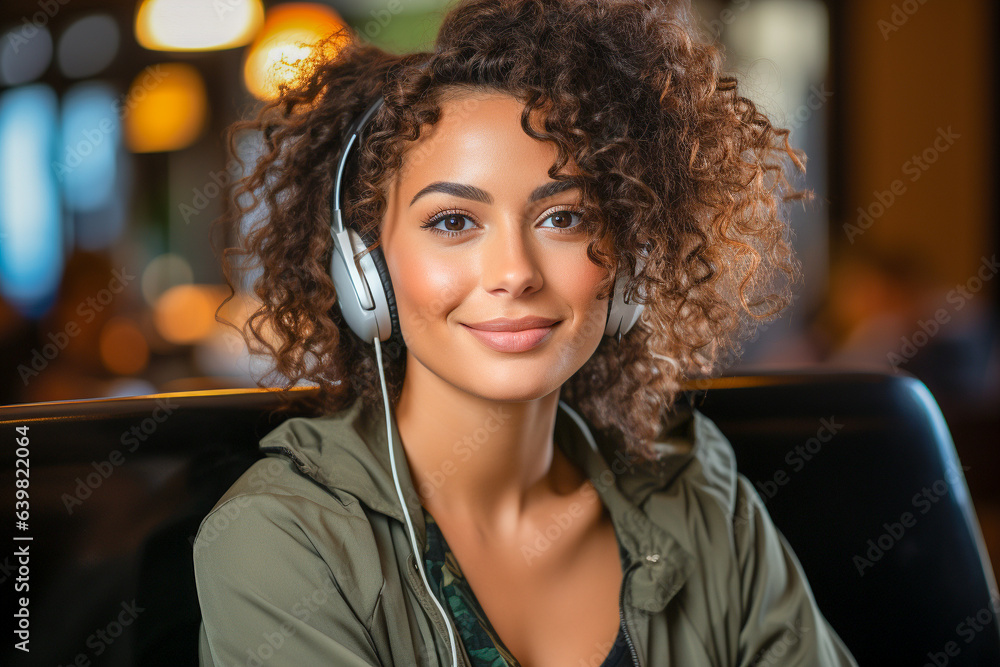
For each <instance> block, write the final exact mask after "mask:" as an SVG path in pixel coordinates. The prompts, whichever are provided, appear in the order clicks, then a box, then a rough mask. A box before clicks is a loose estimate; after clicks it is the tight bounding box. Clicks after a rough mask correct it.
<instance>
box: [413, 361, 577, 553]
mask: <svg viewBox="0 0 1000 667" xmlns="http://www.w3.org/2000/svg"><path fill="white" fill-rule="evenodd" d="M558 403H559V390H558V389H556V390H555V391H553V392H552V393H550V394H548V395H546V396H542V397H541V398H535V399H531V400H526V401H516V400H515V401H510V400H508V401H499V400H494V399H491V398H486V397H482V396H477V395H474V394H472V393H470V392H468V391H465V390H463V389H461V388H459V387H456V386H454V385H452V384H450V383H448V382H446V381H444V380H443V379H441V378H440V377H439V376H437V375H435V374H434V373H432V372H431V371H429V370H428V369H427V368H426V367H424V366H423V365H422V364H420V362H419V361H417V360H416V359H414V358H413V357H412V356H411V358H410V359H408V361H407V366H406V377H405V379H404V382H403V389H402V393H401V396H400V400H399V403H398V405H397V406H396V408H395V410H394V415H395V419H396V425H397V427H398V429H399V434H400V437H401V439H402V446H403V449H404V451H405V453H406V460H407V464H408V465H409V468H410V472H411V475H412V477H413V483H414V486H415V487H416V489H417V493H418V494H419V495H420V498H421V503H422V504H423V506H424V507H425V508H426V509H427V510H428V511H429V512H430V513H431V514H432V515H434V516H435V517H436V518H437V517H439V516H441V517H443V516H445V515H446V516H447V517H448V519H447V520H448V522H449V523H450V524H451V525H460V526H465V527H467V528H468V529H469V530H474V531H476V532H477V533H478V534H479V539H480V540H481V541H482V542H484V543H485V542H486V541H495V540H500V541H507V542H509V541H510V540H516V539H517V538H518V536H520V535H523V534H524V532H525V531H526V530H528V529H530V527H531V525H532V524H533V523H534V522H535V519H536V518H537V517H538V514H539V512H544V511H545V509H546V508H548V507H550V506H551V505H552V501H553V500H554V499H555V497H557V496H567V495H569V494H571V493H574V492H576V491H578V490H579V488H580V486H581V485H582V484H583V483H585V482H586V481H587V479H586V476H585V475H584V474H583V472H582V471H580V470H579V469H577V468H576V467H575V466H574V465H573V464H572V463H571V462H570V461H569V460H568V459H567V458H566V457H565V455H564V454H563V453H562V452H561V451H560V450H559V448H558V447H556V446H555V444H554V441H553V433H554V430H555V417H556V410H557V409H558ZM470 537H471V535H470Z"/></svg>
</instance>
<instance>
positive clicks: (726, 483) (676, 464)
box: [644, 407, 745, 525]
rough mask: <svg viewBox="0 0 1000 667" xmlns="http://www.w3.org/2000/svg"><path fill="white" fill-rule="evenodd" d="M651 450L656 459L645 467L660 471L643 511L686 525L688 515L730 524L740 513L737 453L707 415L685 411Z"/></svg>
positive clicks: (688, 519)
mask: <svg viewBox="0 0 1000 667" xmlns="http://www.w3.org/2000/svg"><path fill="white" fill-rule="evenodd" d="M654 448H655V449H656V450H657V451H658V452H659V453H660V458H659V459H658V460H657V461H656V462H654V463H651V464H650V467H651V469H653V470H658V471H660V472H659V473H658V474H659V477H660V486H659V488H657V489H656V490H655V491H654V492H653V493H652V494H650V496H649V498H648V499H647V500H646V502H645V503H644V504H645V505H646V509H647V511H649V512H651V513H653V514H656V515H659V516H660V517H666V518H668V519H669V517H676V518H677V519H678V520H679V521H683V522H685V523H687V524H688V525H690V521H691V520H692V519H693V518H694V517H693V516H692V514H699V515H701V516H702V519H703V520H707V519H709V517H708V516H707V515H708V514H711V515H722V516H724V517H728V518H729V519H732V517H734V516H735V515H736V514H737V513H738V512H739V507H738V506H739V504H740V503H741V498H742V496H743V495H744V491H745V489H744V488H743V486H744V483H743V481H741V478H742V476H741V475H740V473H739V471H738V470H737V466H736V454H735V452H734V451H733V447H732V444H731V443H730V442H729V439H728V438H727V437H726V436H725V434H724V433H723V432H722V431H721V430H720V429H719V427H718V426H717V425H716V424H715V422H714V421H712V420H711V419H710V418H709V417H708V416H706V415H705V414H704V413H702V412H700V411H699V410H697V409H696V408H693V407H690V408H687V409H686V410H685V411H684V412H683V413H682V414H681V416H679V417H677V418H675V419H674V420H673V423H672V424H671V425H670V426H669V428H664V430H663V431H662V432H661V435H660V436H659V437H658V438H657V440H656V442H655V443H654ZM678 508H683V512H681V511H680V510H679V509H678Z"/></svg>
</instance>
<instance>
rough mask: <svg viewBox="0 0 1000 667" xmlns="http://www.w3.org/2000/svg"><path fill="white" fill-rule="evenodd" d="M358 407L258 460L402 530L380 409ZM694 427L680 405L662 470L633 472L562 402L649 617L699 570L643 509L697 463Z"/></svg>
mask: <svg viewBox="0 0 1000 667" xmlns="http://www.w3.org/2000/svg"><path fill="white" fill-rule="evenodd" d="M361 408H362V399H361V398H360V397H359V398H357V399H356V400H355V401H354V403H353V404H352V405H350V406H349V407H347V408H345V409H343V410H340V411H338V412H335V413H333V414H330V415H326V416H322V417H311V418H308V417H293V418H290V419H288V420H286V421H284V422H283V423H282V424H281V425H279V426H278V427H277V428H275V429H274V430H273V431H271V432H270V433H268V434H267V435H266V436H265V437H264V438H263V439H261V441H260V451H261V452H263V453H265V454H277V455H284V456H286V457H288V458H289V459H291V461H292V462H293V463H294V464H295V466H296V467H297V468H298V470H299V471H300V472H302V473H303V474H305V475H307V476H308V477H310V478H311V479H313V480H314V481H316V482H317V483H319V484H321V485H323V486H324V487H326V488H327V489H328V490H329V491H330V492H331V493H332V494H333V495H334V496H335V497H337V498H338V499H339V500H340V501H341V502H342V503H344V504H350V503H351V502H353V499H357V501H359V502H361V503H363V504H364V505H365V506H367V507H368V508H370V509H371V510H374V511H376V512H379V513H382V514H385V515H387V516H390V517H392V518H394V519H396V520H398V521H400V522H401V523H405V519H404V516H403V511H402V508H401V507H400V504H399V499H398V496H397V494H396V487H395V481H394V479H393V475H392V468H391V467H390V454H389V447H388V443H387V441H386V436H385V433H386V421H385V413H384V410H382V409H381V408H380V409H374V410H370V411H364V410H362V409H361ZM694 422H695V420H694V418H693V410H692V409H691V408H690V407H689V406H688V405H686V404H683V403H680V402H678V404H677V409H676V410H675V412H674V413H673V415H672V416H671V417H670V418H669V419H668V420H667V422H665V423H664V424H663V425H662V428H661V434H660V436H659V437H658V438H657V440H656V441H655V443H654V446H656V447H657V448H658V449H659V450H660V451H661V452H663V454H664V456H663V457H662V459H661V460H660V462H658V463H656V464H652V463H638V462H637V463H630V462H629V460H628V459H627V458H626V457H625V456H624V454H622V453H621V451H620V450H618V449H617V448H616V447H615V446H614V445H613V444H612V443H610V442H609V441H608V440H606V439H603V438H599V437H596V438H595V436H594V434H593V433H592V431H591V429H590V428H589V426H588V424H587V423H586V421H585V420H584V419H583V418H582V417H581V416H580V415H579V414H578V413H577V412H576V411H575V410H573V409H572V408H571V407H570V406H569V405H567V404H566V403H565V402H564V401H559V407H558V409H557V414H556V424H555V433H554V440H555V442H556V444H557V446H558V447H560V448H561V449H562V451H563V452H564V453H565V454H566V456H567V457H568V458H569V459H570V460H571V461H573V462H574V463H575V464H576V465H578V466H579V467H580V468H581V469H582V470H583V471H584V472H585V473H586V475H587V476H588V478H589V479H590V480H591V482H592V483H593V485H594V487H595V489H596V490H597V492H598V495H599V496H600V497H601V500H602V501H603V502H604V504H605V506H606V507H607V508H608V512H609V514H610V516H611V519H612V522H613V523H614V526H615V531H616V534H617V536H618V539H619V541H620V542H621V543H622V545H623V546H624V547H625V549H626V550H627V551H628V553H629V555H630V557H631V562H632V563H635V562H638V563H639V564H640V568H639V572H637V573H636V574H635V575H634V580H633V586H632V593H633V595H632V604H633V605H634V606H637V607H639V608H640V609H644V610H646V611H658V610H660V609H662V608H663V607H664V606H666V603H667V601H669V599H670V598H671V597H673V595H674V594H675V593H676V592H677V590H679V589H680V587H681V585H682V584H683V583H684V581H685V580H686V578H687V576H688V574H689V573H690V571H691V570H692V569H693V567H694V564H695V562H694V558H693V557H692V555H691V554H690V553H689V552H688V551H687V550H686V549H684V548H683V547H682V546H681V544H680V543H679V542H678V541H677V540H676V539H675V538H674V536H673V535H671V534H670V533H669V532H668V531H667V530H666V529H665V528H664V527H663V526H661V525H659V524H658V523H657V522H655V521H654V520H653V519H652V518H651V517H650V516H649V515H648V514H647V513H646V512H644V511H643V510H641V509H640V508H641V507H642V506H643V503H644V501H645V500H646V499H647V498H648V497H649V496H650V494H652V493H654V492H655V491H657V490H660V489H664V488H666V487H667V486H669V485H670V484H671V483H672V482H673V480H674V479H675V478H676V476H677V475H678V474H679V473H680V472H681V471H682V470H683V469H684V468H685V467H686V466H687V465H688V463H689V462H690V461H691V460H692V458H693V457H694V452H695V448H696V447H697V446H698V441H697V439H696V438H695V437H694V433H695V424H694ZM390 425H391V429H392V452H393V453H392V456H393V457H394V459H395V464H396V470H397V473H398V479H399V487H400V489H401V490H402V492H403V497H404V498H405V499H406V504H407V507H408V508H409V514H410V521H411V522H412V523H413V529H414V531H415V533H416V536H417V542H418V544H419V545H421V546H422V545H424V544H426V528H425V525H424V516H423V512H422V511H421V507H422V505H421V503H420V498H419V496H418V494H417V492H416V489H415V488H414V486H413V482H412V476H411V474H410V469H409V465H408V464H407V461H406V455H405V452H404V450H403V447H402V444H401V438H400V436H399V430H398V428H397V425H396V419H395V416H392V418H391V419H390Z"/></svg>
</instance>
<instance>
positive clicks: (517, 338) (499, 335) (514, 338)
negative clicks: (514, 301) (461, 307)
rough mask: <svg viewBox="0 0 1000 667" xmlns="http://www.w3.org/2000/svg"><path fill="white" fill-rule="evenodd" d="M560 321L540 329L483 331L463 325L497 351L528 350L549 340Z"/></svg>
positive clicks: (483, 342) (480, 340) (484, 343)
mask: <svg viewBox="0 0 1000 667" xmlns="http://www.w3.org/2000/svg"><path fill="white" fill-rule="evenodd" d="M558 324H559V322H556V323H555V324H553V325H551V326H547V327H541V328H538V329H525V330H523V331H483V330H482V329H473V328H472V327H470V326H469V325H467V324H463V325H462V326H463V327H465V328H466V330H467V331H468V332H469V333H471V334H472V335H473V336H475V337H476V338H478V339H479V342H481V343H482V344H483V345H485V346H486V347H488V348H491V349H493V350H496V351H497V352H527V351H528V350H530V349H532V348H534V347H537V346H538V345H541V344H542V341H545V340H548V339H549V337H550V334H551V333H552V330H553V329H554V328H556V326H557V325H558Z"/></svg>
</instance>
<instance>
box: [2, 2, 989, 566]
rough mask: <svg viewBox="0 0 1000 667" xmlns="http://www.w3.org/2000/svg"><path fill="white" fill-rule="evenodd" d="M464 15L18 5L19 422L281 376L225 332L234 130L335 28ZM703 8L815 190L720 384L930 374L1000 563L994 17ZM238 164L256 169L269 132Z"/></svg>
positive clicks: (7, 89) (949, 6)
mask: <svg viewBox="0 0 1000 667" xmlns="http://www.w3.org/2000/svg"><path fill="white" fill-rule="evenodd" d="M448 4H449V3H446V2H442V1H439V0H342V1H337V2H334V1H331V2H326V3H319V2H312V3H291V2H261V1H260V0H146V1H142V2H137V1H136V0H104V1H100V2H99V1H97V0H4V2H3V3H2V5H0V373H2V375H0V377H2V380H0V405H6V404H14V403H26V402H39V401H58V400H67V399H80V398H95V397H108V396H127V395H136V394H148V393H154V392H166V391H185V390H195V389H210V388H226V387H247V386H256V380H255V378H257V377H260V376H261V375H262V373H261V367H260V364H259V363H258V362H256V361H255V360H251V359H250V358H249V356H248V355H247V354H246V351H245V349H244V347H243V344H242V341H241V340H240V339H239V338H238V337H237V336H236V335H235V334H234V333H233V332H232V330H231V329H228V328H225V327H223V326H222V325H219V324H218V323H216V322H215V319H214V312H215V308H216V306H217V305H218V304H219V303H220V302H221V300H222V298H223V296H224V295H225V294H227V293H228V290H227V289H226V288H225V286H224V281H223V278H222V273H221V269H220V267H219V264H218V261H217V259H216V257H215V256H214V254H213V252H212V249H211V247H210V245H209V228H210V225H211V222H212V221H213V220H214V219H215V218H216V217H217V216H218V215H219V214H220V213H222V211H223V207H224V206H226V205H227V201H226V200H227V197H226V196H225V186H226V185H227V184H228V183H230V182H231V181H233V180H234V179H236V178H239V177H240V175H241V172H240V170H239V167H238V164H237V163H235V162H233V161H228V160H227V156H226V152H225V147H224V146H223V142H222V132H223V130H224V129H225V127H226V126H227V125H228V124H229V123H230V122H232V121H233V120H235V119H236V118H239V117H243V116H246V115H249V114H251V113H252V112H253V111H254V110H255V108H256V107H257V105H259V104H260V101H261V100H265V99H267V98H268V97H269V96H270V95H272V94H273V91H274V90H275V88H276V84H277V82H278V81H280V80H281V79H283V78H293V77H294V76H295V69H294V66H293V65H294V61H295V59H296V58H298V57H301V55H302V54H303V53H304V52H306V50H307V49H308V44H309V43H311V42H313V41H315V40H316V39H317V38H318V37H320V36H321V35H322V34H325V33H328V32H330V31H332V30H335V29H336V28H337V27H339V26H340V25H342V24H346V25H349V26H351V27H352V28H353V29H354V30H355V31H357V32H358V34H359V35H361V37H362V38H363V39H366V40H369V41H371V42H372V43H375V44H377V45H378V46H381V47H383V48H386V49H388V50H390V51H394V52H409V51H414V50H425V49H429V48H430V47H431V44H432V42H433V39H434V36H435V34H436V31H437V27H438V25H439V23H440V20H441V18H442V16H443V13H444V12H445V11H446V8H447V5H448ZM694 4H695V7H696V9H697V11H698V13H699V15H700V17H701V23H702V28H703V30H704V32H705V34H706V35H707V36H708V37H710V38H711V39H714V40H716V41H717V42H718V43H719V44H720V45H722V46H723V47H724V49H725V53H726V64H727V68H728V69H729V70H730V71H731V72H732V73H734V74H736V75H737V76H738V77H739V78H740V81H741V86H742V92H743V94H745V95H747V96H748V97H750V98H751V99H753V100H754V101H755V102H757V103H758V104H759V105H761V106H762V107H763V108H764V109H765V110H766V111H767V112H768V113H769V114H770V116H771V118H772V120H773V121H774V122H775V124H777V125H780V126H783V127H787V128H790V129H791V136H790V141H791V143H792V145H793V146H795V147H797V148H801V149H803V150H804V151H805V152H806V154H807V155H808V163H807V167H808V173H807V175H806V176H805V177H802V178H800V179H799V181H798V183H797V184H798V185H800V186H806V187H809V188H811V189H813V190H814V192H815V193H816V198H815V200H814V201H813V202H811V203H810V204H808V205H806V206H802V205H795V206H792V207H791V209H790V210H789V212H788V214H789V217H790V219H791V222H792V224H793V226H794V230H795V243H796V247H797V251H798V253H799V256H800V257H801V259H802V262H803V265H804V269H805V280H804V283H803V285H802V287H801V289H800V290H799V293H798V296H797V298H796V301H795V303H794V305H793V307H792V308H791V309H790V310H789V311H788V312H787V313H786V315H785V316H783V317H782V318H781V319H779V320H776V321H774V322H772V323H769V324H768V325H767V326H765V327H762V328H761V329H760V331H759V332H758V333H757V334H756V335H755V336H754V337H753V338H752V339H751V340H750V341H749V342H748V343H747V344H746V346H745V350H744V352H743V354H742V355H741V356H739V357H734V358H732V359H729V360H727V362H726V364H725V368H724V369H723V370H724V372H726V373H739V372H751V371H755V370H765V369H776V368H781V369H789V368H803V369H804V368H815V367H825V368H831V367H833V368H842V369H853V370H881V371H885V372H890V373H909V374H912V375H915V376H916V377H918V378H919V379H921V380H922V381H923V382H925V383H926V384H927V386H928V387H929V388H930V390H931V391H932V393H933V394H934V396H935V397H936V398H937V400H938V402H939V403H940V405H941V407H942V410H943V412H944V414H945V417H946V419H947V420H948V423H949V425H950V427H951V429H952V434H953V437H954V439H955V443H956V447H957V449H958V452H959V456H960V458H961V460H962V463H963V466H964V467H965V471H964V472H965V475H966V478H967V480H968V482H969V486H970V489H971V491H972V496H973V500H974V502H975V505H976V510H977V513H978V514H979V520H980V524H981V525H982V528H983V531H984V534H985V537H986V541H987V544H988V546H989V549H990V551H991V553H992V554H993V557H994V569H995V570H997V571H1000V562H998V561H997V555H998V554H1000V487H997V486H996V485H995V484H993V482H994V481H995V479H996V478H997V473H998V472H1000V450H998V448H997V445H996V440H997V438H996V433H997V432H998V426H1000V423H998V422H1000V416H998V413H1000V410H998V403H1000V401H998V396H1000V382H998V377H1000V373H998V364H1000V362H998V345H997V341H998V336H997V314H998V310H1000V309H998V290H997V283H998V282H1000V281H998V280H996V275H997V272H998V270H1000V266H998V264H997V257H996V253H997V226H996V219H997V195H996V190H997V188H996V185H997V173H996V159H995V155H996V154H997V149H998V146H997V137H996V131H995V127H996V123H995V121H994V120H992V119H993V116H992V115H991V113H992V112H991V111H990V110H991V109H996V107H997V99H996V96H997V93H996V81H997V76H996V72H995V70H994V67H995V65H994V63H995V62H996V55H997V54H996V53H995V51H996V49H997V47H996V41H997V40H996V34H995V30H996V28H995V26H996V21H995V19H996V16H995V13H996V11H997V10H996V8H995V3H993V2H989V1H988V0H951V1H950V2H926V0H900V1H896V2H890V1H889V0H843V1H840V2H833V1H832V0H831V1H829V2H827V1H824V0H733V1H730V2H723V1H710V0H700V1H696V2H695V3H694ZM283 60H284V62H285V63H286V64H282V61H283ZM288 63H292V66H289V65H288ZM238 150H239V151H240V154H241V155H243V157H244V159H247V160H248V161H250V162H252V160H253V157H254V152H255V151H257V150H259V138H258V137H255V136H252V135H247V136H243V137H242V138H241V139H240V142H239V146H238ZM257 215H266V212H259V213H257ZM252 222H254V221H253V220H248V221H247V224H250V223H252ZM250 279H252V276H248V277H245V279H244V284H246V283H247V282H248V281H249V280H250ZM249 310H250V306H248V305H247V302H246V301H245V300H244V299H236V300H234V301H233V302H231V304H230V306H228V307H227V310H226V311H225V312H224V313H223V314H224V316H226V317H227V318H229V319H230V320H234V321H237V322H239V321H241V320H240V318H241V317H244V318H245V316H246V314H247V312H249ZM990 433H993V434H994V435H992V436H991V435H989V434H990ZM990 443H993V444H990Z"/></svg>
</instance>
